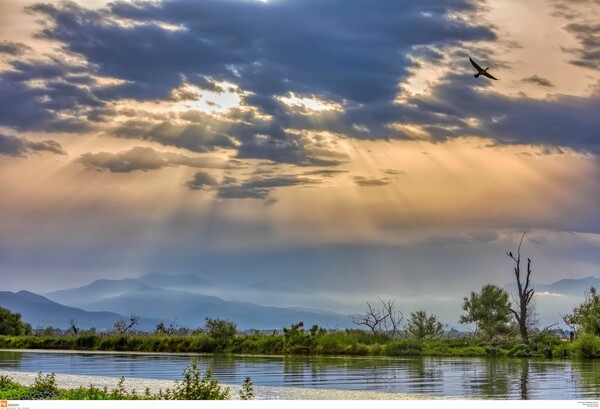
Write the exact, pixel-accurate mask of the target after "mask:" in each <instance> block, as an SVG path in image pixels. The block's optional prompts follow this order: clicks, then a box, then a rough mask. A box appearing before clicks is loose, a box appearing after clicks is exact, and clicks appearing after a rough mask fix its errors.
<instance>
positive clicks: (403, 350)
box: [0, 330, 600, 358]
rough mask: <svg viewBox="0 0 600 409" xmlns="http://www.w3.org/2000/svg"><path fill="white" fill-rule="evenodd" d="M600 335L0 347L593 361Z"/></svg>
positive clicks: (21, 340)
mask: <svg viewBox="0 0 600 409" xmlns="http://www.w3.org/2000/svg"><path fill="white" fill-rule="evenodd" d="M598 346H600V337H597V336H592V335H585V336H582V337H581V338H580V339H578V340H576V341H574V342H568V341H565V340H564V339H562V338H560V337H558V336H557V335H556V334H552V333H540V334H538V335H536V336H535V337H532V339H531V340H530V342H529V343H527V344H523V343H522V342H520V341H519V340H516V339H505V340H503V341H501V342H500V341H496V342H493V343H491V342H485V343H484V342H482V341H481V340H478V339H476V338H473V337H463V338H439V339H430V340H417V339H413V338H395V339H391V338H390V337H388V336H381V335H378V336H375V335H373V334H368V333H366V332H364V331H358V330H346V331H338V332H325V331H322V332H314V333H311V332H306V331H296V332H295V333H293V334H292V333H291V331H288V332H286V333H285V334H284V335H281V334H258V333H256V334H237V335H232V336H229V337H227V338H223V339H222V338H215V337H214V336H211V335H209V334H206V333H201V334H197V335H165V334H146V333H140V334H137V333H136V334H121V335H119V334H114V333H109V334H90V333H84V334H79V335H77V336H75V335H55V336H43V335H23V336H0V349H22V350H25V349H42V350H70V351H75V350H83V351H110V352H151V353H161V352H166V353H195V354H198V353H231V354H250V355H316V356H369V357H375V356H384V357H401V356H405V357H408V356H454V357H517V358H527V357H536V358H572V357H581V358H598V357H600V352H599V351H600V348H598Z"/></svg>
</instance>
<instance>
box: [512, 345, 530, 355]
mask: <svg viewBox="0 0 600 409" xmlns="http://www.w3.org/2000/svg"><path fill="white" fill-rule="evenodd" d="M531 355H532V351H531V348H530V347H529V345H527V344H517V345H515V346H513V347H512V348H511V349H510V350H509V351H508V356H512V357H515V358H529V357H531Z"/></svg>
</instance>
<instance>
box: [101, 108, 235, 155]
mask: <svg viewBox="0 0 600 409" xmlns="http://www.w3.org/2000/svg"><path fill="white" fill-rule="evenodd" d="M206 117H207V118H210V116H209V115H206ZM212 122H214V121H212ZM212 122H205V123H197V124H187V125H175V124H172V123H170V122H168V121H163V122H160V123H155V122H148V121H143V120H135V119H134V120H129V121H126V122H125V123H123V124H122V125H120V126H118V127H116V128H115V129H113V130H112V134H113V135H114V136H117V137H121V138H131V139H144V140H148V141H153V142H158V143H160V144H163V145H167V146H168V145H170V146H176V147H178V148H184V149H188V150H190V151H193V152H208V151H213V150H215V149H218V148H235V147H236V144H235V140H234V139H233V138H232V137H231V136H229V135H227V134H225V133H223V132H220V131H215V130H214V128H213V127H212V126H211V123H212ZM217 123H218V122H217Z"/></svg>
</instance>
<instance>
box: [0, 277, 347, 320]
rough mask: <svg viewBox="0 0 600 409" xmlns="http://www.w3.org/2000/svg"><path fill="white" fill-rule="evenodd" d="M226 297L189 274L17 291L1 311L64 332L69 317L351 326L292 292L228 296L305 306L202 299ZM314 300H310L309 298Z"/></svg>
mask: <svg viewBox="0 0 600 409" xmlns="http://www.w3.org/2000/svg"><path fill="white" fill-rule="evenodd" d="M202 292H207V293H216V292H221V293H226V292H227V290H224V289H221V290H219V289H217V288H216V287H215V286H214V285H213V284H212V283H210V282H208V281H207V280H204V279H203V278H201V277H198V276H194V275H168V274H161V273H153V274H147V275H144V276H142V277H138V278H133V279H122V280H105V279H102V280H97V281H94V282H93V283H91V284H88V285H85V286H82V287H79V288H71V289H66V290H60V291H55V292H52V293H47V294H44V295H45V297H44V296H41V295H37V294H34V293H30V292H27V291H19V292H18V293H10V292H5V293H2V294H4V296H2V297H1V298H0V306H2V307H5V308H8V309H10V310H11V311H13V312H20V313H21V314H22V315H23V319H24V320H25V321H27V322H29V323H31V324H32V326H33V327H34V328H36V327H46V326H48V325H51V326H53V327H58V328H63V329H64V328H68V326H69V321H70V319H71V318H73V319H75V320H76V321H77V325H78V326H79V327H81V328H89V327H95V328H97V329H108V328H111V327H112V326H113V324H114V322H116V321H118V320H120V319H123V320H125V321H128V320H129V317H130V315H131V314H135V315H139V316H140V317H143V319H141V321H142V323H141V324H140V325H139V326H138V328H139V329H143V330H152V329H154V327H155V326H156V324H157V323H158V322H161V321H162V322H164V323H165V324H166V325H169V324H175V325H178V326H181V327H189V328H198V327H201V326H203V325H204V322H205V318H206V317H211V318H222V319H228V320H231V321H233V322H235V323H236V324H237V325H238V328H239V329H242V330H243V329H252V328H254V329H281V328H283V327H286V326H289V325H291V324H293V323H297V322H299V321H303V322H304V323H305V324H306V325H313V324H317V325H320V326H322V327H325V328H347V327H352V326H353V324H352V321H351V319H350V318H349V317H348V315H346V314H339V313H335V312H331V311H326V310H321V309H319V308H314V305H311V295H310V294H308V293H302V292H300V291H297V290H294V289H293V288H291V287H278V288H270V287H269V286H268V285H262V284H260V283H256V284H253V285H252V286H250V287H249V288H248V289H244V288H238V289H234V290H231V294H230V295H240V296H244V295H245V296H249V297H255V298H257V299H260V298H261V297H262V299H263V300H267V297H266V294H267V293H270V294H274V295H276V296H280V297H285V296H286V295H287V298H288V299H292V298H293V297H294V296H296V297H297V298H298V301H300V299H302V298H303V299H304V301H305V303H306V304H305V305H308V306H310V308H307V307H277V306H263V305H258V304H256V303H250V302H244V301H227V300H224V299H223V298H220V297H217V296H214V295H207V294H203V293H202ZM312 298H313V299H314V298H315V297H312Z"/></svg>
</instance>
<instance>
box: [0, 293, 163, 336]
mask: <svg viewBox="0 0 600 409" xmlns="http://www.w3.org/2000/svg"><path fill="white" fill-rule="evenodd" d="M0 307H3V308H7V309H9V310H10V311H12V312H15V313H17V312H18V313H20V314H21V315H22V318H23V321H25V322H27V323H29V324H31V326H32V327H33V329H37V328H46V327H48V326H52V327H55V328H61V329H66V328H69V326H70V324H69V322H70V320H71V319H72V320H74V321H75V322H76V325H77V327H79V328H84V329H88V328H92V327H94V328H96V329H97V330H108V329H111V328H112V327H113V324H114V323H115V322H117V321H119V320H125V321H128V320H129V316H124V315H120V314H117V313H114V312H109V311H95V312H90V311H85V310H83V309H81V308H75V307H69V306H66V305H62V304H59V303H57V302H54V301H52V300H49V299H48V298H46V297H43V296H41V295H38V294H35V293H32V292H29V291H23V290H22V291H18V292H16V293H13V292H10V291H0ZM157 323H158V321H156V320H152V319H146V318H141V319H140V325H139V327H140V328H143V329H150V328H154V326H155V325H156V324H157Z"/></svg>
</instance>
